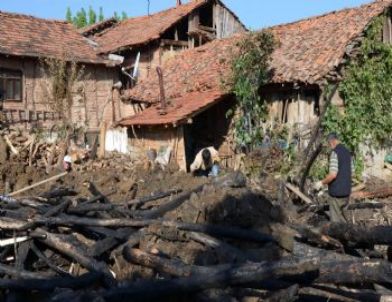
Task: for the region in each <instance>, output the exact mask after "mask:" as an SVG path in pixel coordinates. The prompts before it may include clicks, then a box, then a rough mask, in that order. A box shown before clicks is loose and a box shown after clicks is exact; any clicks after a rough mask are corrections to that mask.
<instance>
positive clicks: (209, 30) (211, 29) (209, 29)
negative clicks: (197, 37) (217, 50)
mask: <svg viewBox="0 0 392 302" xmlns="http://www.w3.org/2000/svg"><path fill="white" fill-rule="evenodd" d="M199 29H201V30H204V31H207V32H210V33H215V32H216V30H215V28H213V27H209V26H204V25H199Z"/></svg>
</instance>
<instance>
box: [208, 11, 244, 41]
mask: <svg viewBox="0 0 392 302" xmlns="http://www.w3.org/2000/svg"><path fill="white" fill-rule="evenodd" d="M214 23H215V24H214V27H215V28H216V37H217V39H222V38H227V37H230V36H231V35H233V34H235V33H238V32H244V31H245V30H246V28H245V27H244V26H243V25H242V24H241V22H239V21H238V19H237V18H236V17H235V16H234V15H233V14H232V13H231V12H230V11H228V10H227V9H226V8H224V7H223V6H221V5H220V4H216V5H214Z"/></svg>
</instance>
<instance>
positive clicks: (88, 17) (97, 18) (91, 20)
mask: <svg viewBox="0 0 392 302" xmlns="http://www.w3.org/2000/svg"><path fill="white" fill-rule="evenodd" d="M113 17H114V18H115V19H117V20H119V21H122V20H126V19H128V15H127V13H126V12H124V11H123V12H121V16H120V15H119V14H118V13H117V12H114V14H113ZM65 18H66V20H67V21H68V22H70V23H73V24H74V25H75V26H76V27H77V28H82V27H85V26H87V25H93V24H95V23H97V22H102V21H104V20H105V15H104V13H103V8H102V7H100V8H99V13H98V15H97V13H96V11H95V10H94V9H93V7H91V6H90V7H89V9H88V13H87V11H86V10H85V9H84V8H81V9H80V10H79V11H77V12H76V14H75V16H73V14H72V11H71V8H70V7H68V8H67V11H66V14H65Z"/></svg>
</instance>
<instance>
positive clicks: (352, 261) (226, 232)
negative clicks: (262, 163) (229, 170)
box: [0, 174, 392, 301]
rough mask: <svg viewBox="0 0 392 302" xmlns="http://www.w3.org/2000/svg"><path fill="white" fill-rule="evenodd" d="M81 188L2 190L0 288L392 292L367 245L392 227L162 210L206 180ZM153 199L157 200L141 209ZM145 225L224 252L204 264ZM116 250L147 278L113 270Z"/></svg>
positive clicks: (44, 295)
mask: <svg viewBox="0 0 392 302" xmlns="http://www.w3.org/2000/svg"><path fill="white" fill-rule="evenodd" d="M208 185H209V186H213V187H215V188H217V187H219V188H221V189H222V190H227V191H229V190H241V188H242V189H243V187H244V185H245V183H244V178H243V177H241V175H239V174H235V175H234V174H233V175H230V176H225V177H223V178H222V179H217V180H215V181H214V182H213V183H211V184H208ZM89 190H90V192H91V195H92V196H90V197H89V198H82V197H80V196H78V195H77V192H75V191H73V190H70V189H68V188H64V187H58V188H55V189H53V190H51V191H49V192H45V193H43V194H41V195H40V196H36V197H28V198H26V197H25V198H16V197H9V196H0V205H1V217H0V229H1V234H2V237H1V238H2V239H1V240H0V248H1V249H0V274H1V275H2V276H3V278H2V279H0V289H1V290H2V293H3V295H5V296H9V297H10V298H11V297H12V298H14V299H16V300H18V299H19V300H22V299H23V298H22V296H21V295H23V294H24V293H26V292H27V293H28V295H29V296H28V297H29V299H30V298H31V297H33V296H34V295H36V296H37V297H39V299H41V300H42V301H70V300H71V301H88V299H89V300H90V301H139V300H143V301H149V300H150V301H170V300H173V299H174V298H175V299H176V301H177V300H179V301H182V300H183V301H193V300H194V301H211V300H215V301H222V300H225V299H228V298H229V299H232V300H233V301H242V300H243V299H245V298H253V299H254V301H297V300H308V301H316V300H317V301H327V300H333V301H381V300H382V301H388V300H387V299H392V291H390V289H391V288H392V263H391V262H389V261H390V260H392V259H391V255H392V254H391V253H390V250H389V249H388V250H386V251H385V253H383V252H382V251H380V249H379V248H375V247H378V246H385V247H388V246H390V245H392V227H389V226H380V227H374V228H366V227H361V226H354V225H350V224H325V225H323V226H322V227H321V228H317V229H311V228H310V227H307V226H304V225H300V224H299V223H298V224H297V223H296V222H295V221H293V220H290V221H287V222H285V223H274V224H271V225H270V226H269V228H270V230H271V231H268V230H260V229H256V228H252V227H248V228H241V227H237V226H230V225H220V224H212V223H208V224H207V223H203V224H199V223H194V222H185V221H179V220H175V219H172V220H169V219H168V218H167V216H166V214H168V213H173V212H175V211H177V210H178V208H179V207H180V206H182V205H183V204H185V203H187V202H188V201H189V199H190V198H191V196H192V195H194V194H200V192H202V191H206V187H205V186H200V187H197V188H195V189H194V190H191V191H186V192H180V191H178V190H168V191H167V192H161V193H156V194H154V195H150V196H142V197H138V198H136V199H133V200H128V201H122V202H121V203H116V202H113V201H111V200H110V197H109V196H108V195H105V194H103V193H102V192H101V191H100V189H99V188H97V187H96V186H95V185H94V184H93V183H90V185H89ZM151 201H154V204H155V206H154V207H152V208H148V209H145V208H144V207H143V206H144V205H145V204H146V203H149V202H151ZM281 202H282V201H281ZM285 202H287V201H285ZM279 206H280V207H283V206H285V204H284V203H281V204H280V205H279ZM163 229H165V230H171V231H172V232H166V233H164V232H160V230H163ZM151 233H154V236H156V237H160V236H163V237H166V238H165V240H171V241H174V242H176V241H178V242H182V243H183V242H198V243H201V244H203V245H204V246H205V247H206V248H207V249H210V250H213V251H214V252H215V253H216V254H222V253H224V254H226V255H230V257H229V258H230V259H231V260H230V261H227V262H225V263H217V264H216V265H208V266H202V265H196V264H192V263H185V261H183V260H182V259H180V258H178V257H174V258H173V257H170V256H168V255H167V254H165V253H163V252H162V251H160V250H159V249H157V248H146V246H145V245H142V244H140V242H141V240H142V239H143V238H144V237H145V236H147V235H148V234H151ZM169 233H170V234H169ZM169 235H170V236H169ZM169 237H170V239H169ZM249 246H252V248H253V249H257V250H258V253H260V254H262V253H266V252H268V251H276V253H275V252H274V254H275V255H273V256H274V257H273V259H272V258H270V257H266V258H265V259H264V260H262V261H260V260H255V257H254V255H251V253H249V249H247V248H243V247H249ZM266 254H267V253H266ZM120 258H121V259H122V260H123V261H124V262H123V265H122V266H120V268H117V270H118V269H120V270H121V269H126V268H132V267H133V266H141V267H145V268H147V269H150V270H153V272H154V275H153V278H149V279H144V278H142V276H141V278H139V280H120V278H118V271H116V268H115V267H116V265H115V264H116V263H118V262H119V259H120ZM256 258H260V255H258V257H256Z"/></svg>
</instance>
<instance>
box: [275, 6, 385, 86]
mask: <svg viewBox="0 0 392 302" xmlns="http://www.w3.org/2000/svg"><path fill="white" fill-rule="evenodd" d="M390 5H391V1H390V0H384V1H382V0H378V1H376V2H373V3H370V4H366V5H362V6H360V7H357V8H351V9H344V10H341V11H336V12H332V13H329V14H326V15H323V16H319V17H314V18H309V19H306V20H302V21H298V22H295V23H291V24H284V25H280V26H276V27H273V28H272V31H273V33H274V34H275V35H276V36H277V37H278V38H279V41H280V43H281V46H280V47H279V48H277V50H276V51H275V53H274V55H273V62H272V67H273V68H274V71H275V73H274V77H273V82H276V83H284V82H303V83H310V84H313V83H317V82H319V81H320V80H321V79H323V78H324V77H325V76H326V75H327V74H328V73H329V72H330V71H332V70H333V69H334V68H335V67H337V66H338V65H339V64H340V63H341V62H342V59H343V57H344V55H345V53H346V50H347V46H348V45H349V44H350V43H351V42H352V41H353V40H354V39H355V38H356V37H358V36H359V35H361V34H362V33H363V31H364V30H365V28H366V27H367V25H368V24H369V23H370V22H371V20H372V19H373V18H374V17H376V16H378V15H380V14H381V13H382V12H383V11H384V10H385V9H386V8H387V7H388V6H390Z"/></svg>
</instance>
